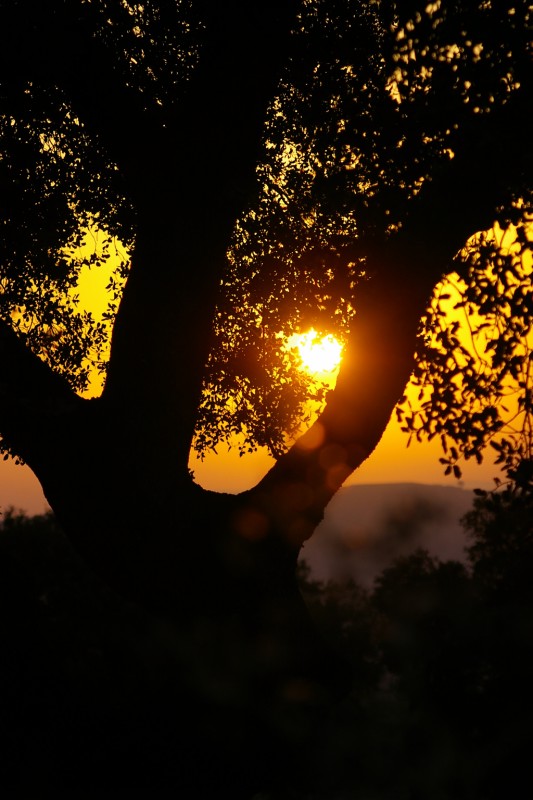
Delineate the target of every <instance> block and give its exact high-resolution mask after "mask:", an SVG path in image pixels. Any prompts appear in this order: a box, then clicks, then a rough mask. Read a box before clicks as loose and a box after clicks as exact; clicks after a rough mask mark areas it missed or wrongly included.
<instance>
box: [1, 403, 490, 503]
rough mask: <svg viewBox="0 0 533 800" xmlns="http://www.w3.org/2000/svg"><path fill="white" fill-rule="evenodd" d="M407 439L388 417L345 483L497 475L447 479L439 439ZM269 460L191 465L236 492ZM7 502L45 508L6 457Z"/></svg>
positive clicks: (469, 480)
mask: <svg viewBox="0 0 533 800" xmlns="http://www.w3.org/2000/svg"><path fill="white" fill-rule="evenodd" d="M406 441H407V438H406V436H405V434H404V433H402V432H401V431H400V430H399V426H398V424H397V423H396V420H395V419H393V420H391V422H390V423H389V426H388V428H387V430H386V431H385V433H384V435H383V438H382V440H381V442H380V444H379V445H378V447H377V448H376V450H375V451H374V453H373V454H372V455H371V456H370V458H369V459H368V460H367V461H366V462H365V463H364V464H363V465H362V467H360V469H359V470H357V472H355V473H354V474H353V475H351V476H350V478H348V480H347V484H351V483H404V482H415V483H430V484H444V485H447V486H457V485H463V486H464V487H465V488H475V487H480V488H483V487H485V488H492V486H493V480H492V479H493V477H494V476H495V475H497V474H498V468H497V467H495V466H494V465H493V463H492V459H490V460H487V461H485V462H484V463H483V464H481V465H480V466H478V465H477V464H476V463H475V462H467V463H466V465H463V479H462V482H458V481H456V480H455V479H453V478H451V477H444V468H443V466H442V464H439V460H438V459H439V456H440V455H441V451H440V448H439V444H438V442H437V441H433V442H431V443H430V444H418V443H414V444H412V445H411V446H410V447H409V448H407V447H406ZM490 455H491V454H489V457H490ZM272 463H273V462H272V460H271V459H270V458H269V457H268V455H267V454H266V453H265V451H259V452H257V453H255V454H253V455H248V456H243V457H242V458H239V455H238V453H237V450H236V449H233V450H231V451H230V452H229V453H226V452H223V451H222V448H221V452H220V454H219V455H218V456H215V455H209V456H207V457H206V459H205V460H204V461H203V462H200V461H198V460H196V459H193V460H192V461H191V467H192V469H193V470H194V472H195V476H196V479H197V481H199V483H201V484H202V485H203V486H205V487H206V488H209V489H213V490H214V491H219V492H239V491H243V490H244V489H247V488H249V487H251V486H253V485H254V484H255V483H257V481H258V480H259V478H261V477H262V475H264V473H265V472H266V470H267V469H268V468H269V466H270V465H271V464H272ZM11 505H13V506H15V507H16V508H21V509H24V510H26V511H28V512H29V513H31V514H39V513H42V512H43V511H44V509H45V508H46V507H47V504H46V500H45V498H44V496H43V494H42V491H41V488H40V485H39V483H38V481H37V480H36V478H35V477H34V475H33V473H32V472H31V471H30V469H29V468H28V467H17V466H15V464H14V463H13V462H12V461H5V462H0V509H5V508H7V507H8V506H11Z"/></svg>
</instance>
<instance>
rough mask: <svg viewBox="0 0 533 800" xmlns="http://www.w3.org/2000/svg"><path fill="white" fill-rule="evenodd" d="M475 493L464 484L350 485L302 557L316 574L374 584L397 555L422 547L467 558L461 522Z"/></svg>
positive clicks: (453, 557)
mask: <svg viewBox="0 0 533 800" xmlns="http://www.w3.org/2000/svg"><path fill="white" fill-rule="evenodd" d="M473 498H474V493H473V491H471V490H468V489H463V488H461V487H458V486H443V485H429V484H421V483H383V484H354V485H351V486H345V487H344V488H343V489H341V490H340V491H339V492H338V493H337V494H336V495H335V497H334V498H333V500H332V501H331V503H330V504H329V506H328V508H327V510H326V514H325V517H324V521H323V522H322V524H321V525H320V527H319V528H318V530H317V531H316V533H315V535H314V536H313V538H312V539H311V540H310V541H309V542H307V543H306V545H305V547H304V549H303V552H302V557H303V559H304V560H305V561H306V562H307V563H308V564H309V566H310V567H311V570H312V573H313V575H314V576H315V577H317V578H320V579H322V580H326V579H328V578H349V577H353V578H355V579H356V580H357V581H359V582H360V583H362V584H364V585H366V586H368V587H370V586H371V585H372V582H373V580H374V577H375V576H376V575H377V574H379V572H381V570H382V569H384V568H385V567H386V566H387V565H388V564H390V563H392V561H394V559H395V558H398V557H399V556H403V555H407V554H409V553H411V552H413V551H414V550H416V549H417V548H420V547H423V548H425V549H427V550H428V551H429V552H430V553H431V555H434V556H437V557H439V558H440V559H442V560H450V559H451V560H464V558H465V555H464V547H465V544H466V536H465V532H464V529H463V527H462V525H461V523H460V520H461V518H462V517H463V516H464V514H465V513H466V512H467V511H468V510H469V509H470V508H471V507H472V502H473Z"/></svg>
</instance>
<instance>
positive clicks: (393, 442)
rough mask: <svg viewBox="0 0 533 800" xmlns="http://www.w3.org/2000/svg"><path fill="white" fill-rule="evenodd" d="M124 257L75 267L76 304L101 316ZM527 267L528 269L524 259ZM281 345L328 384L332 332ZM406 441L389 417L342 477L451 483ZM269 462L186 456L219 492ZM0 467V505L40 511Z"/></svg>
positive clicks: (467, 468) (113, 252) (423, 449)
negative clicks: (370, 448) (364, 456)
mask: <svg viewBox="0 0 533 800" xmlns="http://www.w3.org/2000/svg"><path fill="white" fill-rule="evenodd" d="M496 233H498V232H497V231H496ZM499 235H500V236H503V232H501V231H500V232H499ZM506 236H509V240H508V241H506V243H505V244H506V245H507V246H512V244H513V238H514V237H513V235H512V234H506ZM101 244H102V241H101V239H99V235H98V234H97V233H95V232H92V233H88V234H87V238H86V242H85V245H84V246H85V247H86V248H88V249H89V250H88V252H89V251H90V250H92V251H94V249H95V248H98V247H100V246H101ZM125 257H126V253H125V252H124V251H123V249H122V248H121V247H120V245H116V246H115V245H114V244H113V245H112V246H111V248H110V256H109V259H108V261H107V262H106V263H105V264H103V265H102V266H99V267H93V268H91V269H89V268H88V267H83V268H82V269H81V272H80V279H79V285H78V289H77V291H78V292H79V296H80V300H79V303H80V307H81V308H84V309H87V310H89V311H91V312H92V313H93V315H94V316H95V318H97V319H101V316H102V314H103V313H104V312H105V310H106V308H107V303H108V299H109V297H108V294H107V293H106V291H105V287H106V285H107V284H108V282H109V279H110V277H111V275H112V274H113V272H114V270H115V269H116V267H117V265H118V264H119V262H120V261H122V260H124V258H125ZM528 266H529V267H530V268H531V265H530V263H529V264H528ZM448 289H449V287H447V290H448ZM454 299H455V298H454V297H452V298H451V299H450V300H449V301H448V309H447V310H448V314H449V319H450V320H451V319H452V318H453V317H454V316H455V318H457V315H458V313H459V312H457V311H455V312H454V311H453V305H454ZM460 313H461V314H463V313H464V312H463V311H461V312H460ZM287 346H288V347H296V348H297V349H298V352H299V354H300V357H301V359H302V368H303V369H306V370H307V371H308V372H309V373H310V374H311V375H314V376H316V378H317V380H320V381H322V382H325V383H328V384H329V385H330V386H331V387H333V385H334V382H335V380H336V377H337V371H338V368H339V364H340V359H341V355H342V347H341V345H340V344H339V342H338V341H336V340H335V338H334V337H333V336H331V335H322V336H321V335H320V334H319V333H317V332H315V331H314V330H310V331H307V332H305V333H304V334H298V335H294V336H293V337H291V338H290V339H289V340H288V342H287ZM100 390H101V378H100V376H98V375H97V374H95V377H94V380H93V381H92V382H91V387H90V390H89V392H88V394H90V395H96V394H99V392H100ZM408 391H409V392H411V393H413V394H414V393H415V392H416V393H418V389H417V388H416V387H411V388H410V389H409V390H408ZM406 444H407V437H406V435H405V433H403V432H402V431H401V430H400V426H399V424H398V422H397V421H396V417H395V415H393V416H392V418H391V421H390V422H389V425H388V426H387V429H386V430H385V432H384V434H383V437H382V439H381V441H380V443H379V445H378V447H377V448H376V450H375V451H374V453H373V454H372V455H371V457H370V458H369V459H368V461H366V462H365V463H364V464H363V465H362V466H361V467H360V468H359V469H358V470H357V471H356V472H355V473H354V474H353V475H351V476H350V477H349V478H348V480H347V483H359V484H364V483H394V482H418V483H433V484H447V485H457V481H456V480H455V479H453V478H452V479H451V478H445V477H444V474H443V467H442V465H441V464H439V461H438V459H439V456H440V455H442V452H441V449H440V444H439V442H438V441H437V440H436V439H435V440H433V441H432V442H430V443H422V444H420V443H414V444H413V445H412V446H411V447H410V448H409V449H407V448H406ZM492 457H493V454H492V453H489V454H487V457H486V459H485V460H484V462H483V464H481V465H480V466H478V465H477V464H476V463H475V462H474V461H473V460H472V461H469V462H466V464H463V465H462V471H463V479H462V481H461V483H464V485H465V487H467V488H474V487H476V486H481V487H485V488H491V487H492V486H493V478H494V477H495V476H496V475H497V474H498V468H497V467H496V466H494V464H493V463H492V461H493V458H492ZM272 464H273V459H272V458H271V457H270V456H269V455H268V454H267V452H266V450H265V449H264V448H263V449H260V450H258V451H257V452H256V453H252V454H250V455H246V456H243V457H242V458H241V457H239V455H238V450H237V448H233V449H232V450H230V451H229V452H227V451H226V450H225V448H223V447H222V448H220V452H219V453H218V454H214V453H209V454H208V455H207V456H206V457H205V459H204V460H203V461H200V460H199V459H198V458H197V457H196V456H195V455H194V454H192V455H191V460H190V467H191V469H192V470H193V471H194V473H195V477H196V480H197V481H198V482H199V483H200V484H201V485H202V486H204V487H205V488H208V489H212V490H213V491H221V492H240V491H244V490H245V489H248V488H250V487H252V486H254V485H255V484H256V483H257V481H258V480H259V479H260V478H261V477H262V476H263V475H264V474H265V472H266V471H267V470H268V469H269V468H270V467H271V466H272ZM0 470H1V471H0V509H1V508H6V507H8V506H9V505H15V506H16V507H18V508H23V509H26V510H27V511H28V512H29V513H41V512H42V511H43V510H44V508H45V507H46V502H45V500H44V497H43V495H42V492H41V490H40V486H39V484H38V482H37V480H36V479H35V477H34V476H33V474H32V473H31V471H30V470H29V469H28V468H27V467H17V466H15V464H14V463H13V462H11V461H7V462H1V463H0Z"/></svg>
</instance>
